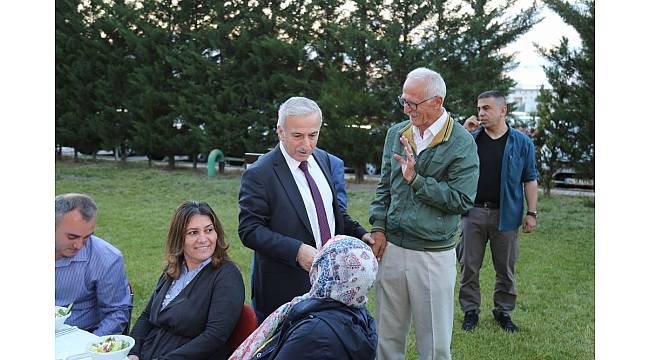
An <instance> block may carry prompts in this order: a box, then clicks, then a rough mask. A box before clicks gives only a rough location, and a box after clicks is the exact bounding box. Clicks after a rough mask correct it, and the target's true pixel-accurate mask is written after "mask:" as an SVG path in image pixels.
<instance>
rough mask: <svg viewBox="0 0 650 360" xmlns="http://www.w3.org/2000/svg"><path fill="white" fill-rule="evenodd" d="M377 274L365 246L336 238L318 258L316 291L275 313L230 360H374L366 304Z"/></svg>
mask: <svg viewBox="0 0 650 360" xmlns="http://www.w3.org/2000/svg"><path fill="white" fill-rule="evenodd" d="M377 269H378V265H377V260H376V258H375V256H374V255H373V253H372V249H371V248H370V247H369V246H368V245H366V244H365V243H364V242H363V241H361V240H359V239H356V238H354V237H350V236H344V235H338V236H335V237H334V238H332V239H331V240H329V241H328V242H327V243H326V244H325V246H324V247H323V248H322V249H321V251H320V252H319V253H318V254H317V255H316V257H315V258H314V262H313V264H312V267H311V271H310V272H309V280H310V282H311V284H312V287H311V290H310V291H309V292H308V293H307V294H304V295H302V296H297V297H295V298H294V299H293V300H291V301H290V302H288V303H286V304H284V305H282V306H280V307H279V308H278V309H277V310H275V311H274V312H273V313H271V315H269V316H268V317H267V318H266V320H264V322H263V323H262V325H260V327H259V328H257V330H255V332H253V333H252V334H251V335H250V336H249V337H248V338H247V339H246V340H245V341H244V342H243V343H242V344H241V345H240V346H239V348H237V350H236V351H235V352H234V353H233V354H232V356H231V357H230V360H248V359H265V360H266V359H276V360H280V359H299V358H300V359H336V360H344V359H374V358H375V353H376V349H377V331H376V327H375V321H374V319H373V318H372V316H371V315H370V313H369V312H368V310H367V309H366V307H365V304H366V302H367V301H368V291H369V290H370V288H371V287H372V285H373V283H374V281H375V277H376V275H377Z"/></svg>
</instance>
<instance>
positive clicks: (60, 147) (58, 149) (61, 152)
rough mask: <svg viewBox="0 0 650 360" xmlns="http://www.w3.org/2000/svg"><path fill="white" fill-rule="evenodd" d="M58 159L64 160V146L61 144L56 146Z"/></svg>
mask: <svg viewBox="0 0 650 360" xmlns="http://www.w3.org/2000/svg"><path fill="white" fill-rule="evenodd" d="M56 159H57V160H63V146H61V145H59V146H57V147H56Z"/></svg>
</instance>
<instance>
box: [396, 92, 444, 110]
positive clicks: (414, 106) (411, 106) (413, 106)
mask: <svg viewBox="0 0 650 360" xmlns="http://www.w3.org/2000/svg"><path fill="white" fill-rule="evenodd" d="M434 97H435V96H432V97H430V98H428V99H426V100H422V101H420V102H419V103H413V102H410V101H408V100H405V99H404V98H403V97H402V95H400V96H398V97H397V101H399V104H400V105H401V106H402V107H404V105H408V107H409V110H411V111H418V105H420V104H422V103H424V102H425V101H429V100H431V99H433V98H434Z"/></svg>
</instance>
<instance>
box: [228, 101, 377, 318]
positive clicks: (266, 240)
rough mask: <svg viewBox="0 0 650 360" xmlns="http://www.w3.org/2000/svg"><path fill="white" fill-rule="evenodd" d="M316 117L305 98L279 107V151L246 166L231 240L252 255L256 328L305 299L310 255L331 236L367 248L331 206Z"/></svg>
mask: <svg viewBox="0 0 650 360" xmlns="http://www.w3.org/2000/svg"><path fill="white" fill-rule="evenodd" d="M321 122H322V115H321V111H320V108H319V107H318V105H317V104H316V103H315V102H314V101H312V100H310V99H307V98H303V97H292V98H290V99H288V100H287V101H286V102H284V103H283V104H282V105H281V106H280V110H279V111H278V126H277V132H278V137H279V138H280V143H279V144H278V145H277V146H276V147H275V149H273V150H271V151H270V152H268V153H266V154H264V155H263V156H261V157H260V158H259V159H258V160H257V161H256V162H255V163H254V164H253V165H251V166H250V167H249V168H248V169H246V171H245V172H244V174H243V175H242V179H241V188H240V191H239V208H240V213H239V237H240V238H241V240H242V243H243V244H244V245H245V246H246V247H248V248H251V249H253V250H255V254H254V256H255V260H254V267H253V286H252V291H251V296H252V298H253V299H254V304H255V310H256V311H257V313H258V316H261V317H262V318H261V319H259V321H260V322H261V321H262V320H263V318H265V317H266V316H268V315H269V314H270V313H271V312H273V311H274V310H275V309H276V308H278V307H279V306H280V305H282V304H284V303H285V302H288V301H290V300H291V299H292V298H293V297H295V296H298V295H302V294H304V293H306V292H308V291H309V289H310V288H311V284H310V282H309V269H310V268H311V264H312V262H313V260H314V256H315V255H316V253H317V252H318V249H320V248H321V246H322V245H323V244H324V243H325V242H326V241H327V240H329V239H330V238H332V237H333V236H334V235H337V234H345V235H350V236H354V237H357V238H360V239H362V240H364V241H365V242H367V243H369V244H371V245H372V244H374V241H373V240H372V238H371V237H370V234H369V233H368V231H366V229H364V228H363V227H362V226H361V225H359V223H358V222H356V221H355V220H353V219H352V218H350V216H349V215H348V214H347V212H346V211H345V210H344V209H341V207H340V206H339V205H338V202H337V199H336V191H335V189H334V186H333V181H332V176H331V169H330V162H329V159H328V154H327V152H325V151H323V150H320V149H317V148H316V144H317V142H318V135H319V132H320V126H321Z"/></svg>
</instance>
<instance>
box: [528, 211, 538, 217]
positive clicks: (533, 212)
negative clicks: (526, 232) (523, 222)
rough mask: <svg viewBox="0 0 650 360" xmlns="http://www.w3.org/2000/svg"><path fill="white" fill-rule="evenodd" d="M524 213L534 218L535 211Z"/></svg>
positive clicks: (535, 215)
mask: <svg viewBox="0 0 650 360" xmlns="http://www.w3.org/2000/svg"><path fill="white" fill-rule="evenodd" d="M526 215H530V216H532V217H534V218H536V217H537V211H527V212H526Z"/></svg>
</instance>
